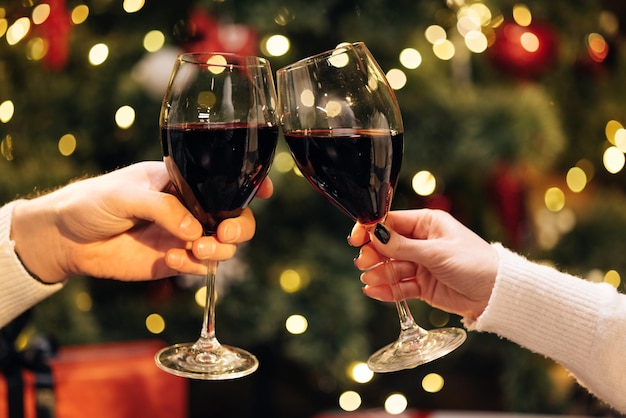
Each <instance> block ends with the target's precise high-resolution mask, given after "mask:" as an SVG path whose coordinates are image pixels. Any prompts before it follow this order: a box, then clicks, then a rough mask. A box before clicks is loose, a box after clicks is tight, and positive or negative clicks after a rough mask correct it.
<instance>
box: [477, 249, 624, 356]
mask: <svg viewBox="0 0 626 418" xmlns="http://www.w3.org/2000/svg"><path fill="white" fill-rule="evenodd" d="M493 246H494V247H495V248H496V250H497V251H498V255H499V257H500V262H499V266H498V274H497V277H496V283H495V285H494V289H493V292H492V295H491V298H490V300H489V304H488V305H487V308H486V309H485V311H484V312H483V314H482V315H481V316H480V317H478V318H477V319H476V321H474V322H472V321H465V322H466V325H467V327H468V329H473V330H477V331H487V332H493V333H496V334H498V335H500V336H501V337H504V338H507V339H509V340H511V341H514V342H516V343H518V344H520V345H522V346H524V347H526V348H529V349H531V350H532V351H536V352H539V353H542V354H544V355H548V356H550V357H552V358H555V359H557V360H558V359H561V358H563V357H567V358H571V357H587V356H588V354H589V352H590V349H591V340H592V339H590V338H589V332H590V330H593V328H594V327H595V325H596V321H597V310H598V308H597V304H598V301H599V300H602V299H603V297H602V296H601V294H602V293H605V292H606V290H610V291H611V292H614V291H615V289H614V288H612V286H610V285H608V284H607V285H603V284H593V283H590V282H588V281H585V280H582V279H580V278H576V277H573V276H570V275H568V274H565V273H561V272H559V271H557V270H555V269H554V268H552V267H548V266H544V265H540V264H536V263H531V262H529V261H528V260H526V259H525V258H524V257H522V256H520V255H518V254H515V253H513V252H511V251H509V250H507V249H505V248H504V247H502V246H501V245H499V244H494V245H493ZM576 352H580V353H579V354H578V355H576ZM581 355H582V356H581Z"/></svg>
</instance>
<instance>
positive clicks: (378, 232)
mask: <svg viewBox="0 0 626 418" xmlns="http://www.w3.org/2000/svg"><path fill="white" fill-rule="evenodd" d="M374 235H375V236H376V238H378V240H379V241H380V242H382V243H383V244H387V243H388V242H389V239H390V238H391V235H389V231H387V228H385V227H384V226H383V224H376V228H375V229H374Z"/></svg>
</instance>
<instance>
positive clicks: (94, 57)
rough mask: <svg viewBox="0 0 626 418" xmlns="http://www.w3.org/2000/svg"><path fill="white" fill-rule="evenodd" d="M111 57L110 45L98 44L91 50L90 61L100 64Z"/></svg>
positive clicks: (92, 63)
mask: <svg viewBox="0 0 626 418" xmlns="http://www.w3.org/2000/svg"><path fill="white" fill-rule="evenodd" d="M108 57H109V47H108V46H107V45H106V44H102V43H101V44H96V45H94V46H92V47H91V49H90V50H89V63H90V64H91V65H93V66H98V65H100V64H102V63H104V61H106V60H107V58H108Z"/></svg>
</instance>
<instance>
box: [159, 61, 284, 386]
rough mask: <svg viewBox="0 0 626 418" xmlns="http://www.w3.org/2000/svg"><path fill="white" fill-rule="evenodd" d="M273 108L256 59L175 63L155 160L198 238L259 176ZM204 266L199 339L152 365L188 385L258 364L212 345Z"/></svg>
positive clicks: (212, 265) (211, 293)
mask: <svg viewBox="0 0 626 418" xmlns="http://www.w3.org/2000/svg"><path fill="white" fill-rule="evenodd" d="M275 103H276V92H275V90H274V81H273V78H272V72H271V68H270V64H269V62H268V61H267V60H265V59H264V58H259V57H248V56H240V55H235V54H223V53H189V54H182V55H180V56H179V57H178V58H177V60H176V62H175V64H174V69H173V71H172V75H171V77H170V81H169V84H168V87H167V91H166V93H165V97H164V99H163V105H162V107H161V116H160V128H161V147H162V151H163V160H164V161H165V164H166V166H167V169H168V172H169V174H170V177H171V179H172V182H173V183H174V185H175V186H176V189H177V191H178V193H179V195H180V196H181V197H182V200H183V201H184V203H185V205H186V206H187V207H188V208H189V210H190V211H191V212H192V213H193V215H194V216H195V217H196V218H197V219H198V220H199V221H200V222H201V223H202V225H203V227H204V232H205V234H206V235H212V234H215V233H216V231H217V226H218V225H219V223H220V221H222V220H224V219H226V218H230V217H234V216H238V215H239V214H240V213H241V211H242V210H243V208H245V207H246V206H247V205H248V203H250V201H251V200H252V198H253V197H254V195H255V193H256V191H257V190H258V188H259V186H260V184H261V182H262V181H263V179H265V177H266V176H267V173H268V172H269V169H270V165H271V162H272V159H273V157H274V152H275V149H276V142H277V139H278V125H277V121H276V112H275ZM208 267H209V269H208V270H209V273H208V275H207V278H206V279H207V291H206V301H205V302H206V303H205V309H204V321H203V324H202V330H201V333H200V338H199V339H198V340H197V341H196V342H194V343H184V344H176V345H173V346H171V347H166V348H164V349H163V350H161V351H160V352H159V353H157V354H156V356H155V361H156V363H157V365H158V366H159V367H160V368H162V369H163V370H165V371H167V372H169V373H172V374H175V375H178V376H184V377H190V378H196V379H205V380H221V379H233V378H237V377H242V376H246V375H248V374H250V373H252V372H254V371H255V370H256V369H257V367H258V361H257V359H256V357H255V356H254V355H252V354H251V353H249V352H247V351H245V350H242V349H240V348H235V347H231V346H226V345H221V344H220V343H219V341H218V340H217V338H216V336H215V297H216V294H215V274H216V271H217V262H216V261H211V262H209V265H208Z"/></svg>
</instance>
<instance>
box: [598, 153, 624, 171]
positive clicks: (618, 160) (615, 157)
mask: <svg viewBox="0 0 626 418" xmlns="http://www.w3.org/2000/svg"><path fill="white" fill-rule="evenodd" d="M625 160H626V159H625V158H624V153H623V152H622V151H621V150H620V149H619V148H617V147H608V148H607V149H606V150H605V151H604V154H603V155H602V162H603V163H604V168H605V169H606V171H608V172H609V173H611V174H616V173H619V172H620V171H622V168H624V162H625Z"/></svg>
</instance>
